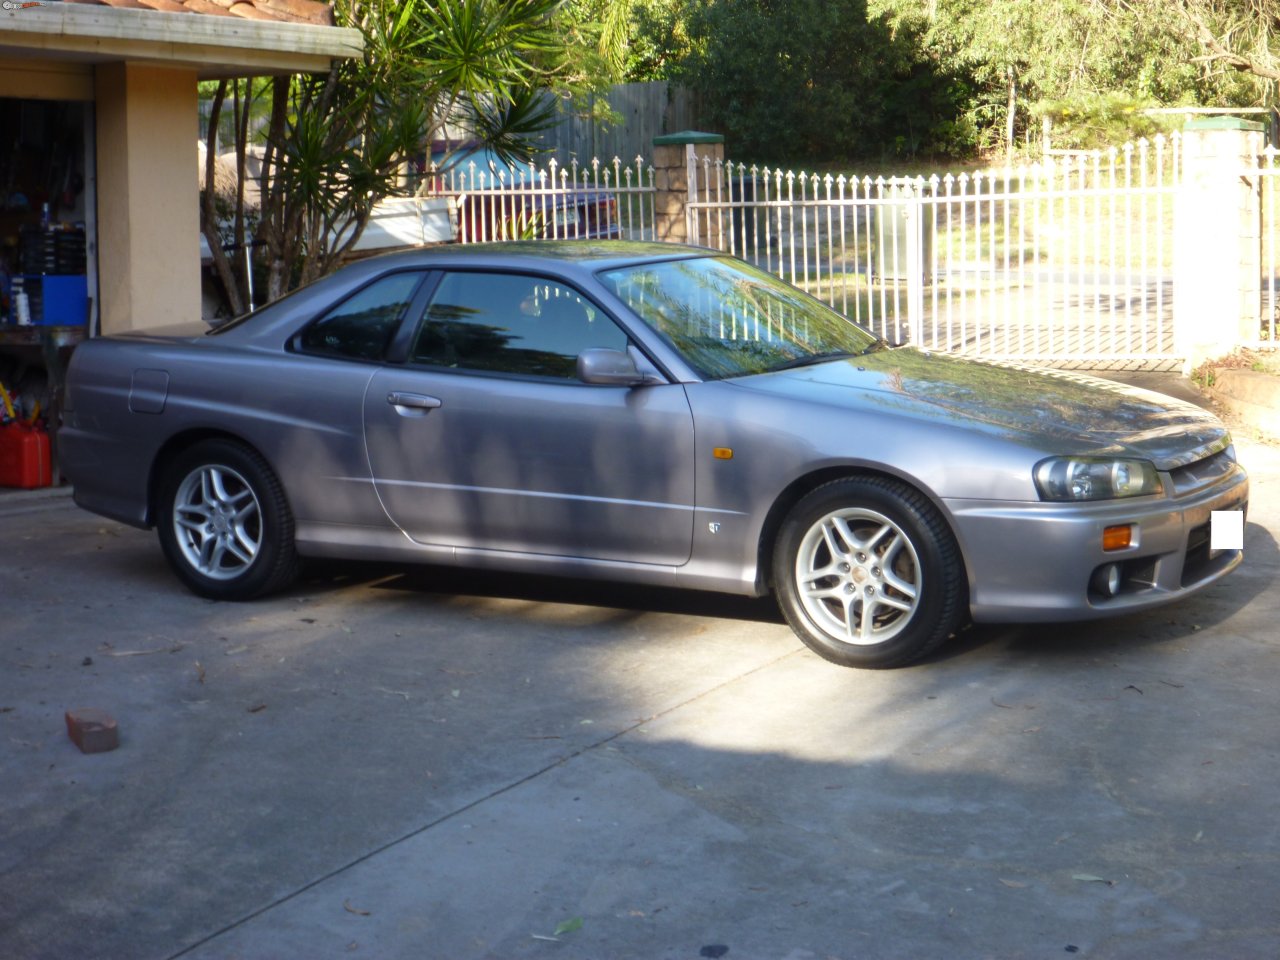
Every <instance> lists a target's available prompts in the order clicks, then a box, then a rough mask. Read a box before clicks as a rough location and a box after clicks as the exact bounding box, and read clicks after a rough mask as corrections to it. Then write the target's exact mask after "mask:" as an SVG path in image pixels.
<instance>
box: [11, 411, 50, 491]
mask: <svg viewBox="0 0 1280 960" xmlns="http://www.w3.org/2000/svg"><path fill="white" fill-rule="evenodd" d="M52 472H53V465H52V458H51V456H50V450H49V434H48V433H47V432H46V431H45V429H44V427H43V426H40V425H39V424H31V423H16V422H15V423H6V424H4V425H3V426H0V487H22V488H23V489H27V490H30V489H33V488H35V487H47V486H49V485H50V484H52V483H53V477H52Z"/></svg>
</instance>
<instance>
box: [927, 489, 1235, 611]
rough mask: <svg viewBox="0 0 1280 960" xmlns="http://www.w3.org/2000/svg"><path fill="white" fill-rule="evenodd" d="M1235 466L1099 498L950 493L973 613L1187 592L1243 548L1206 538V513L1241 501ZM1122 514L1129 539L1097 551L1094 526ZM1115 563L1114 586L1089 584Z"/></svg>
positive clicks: (1086, 605) (1214, 576) (1134, 602)
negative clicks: (1107, 589) (1172, 492)
mask: <svg viewBox="0 0 1280 960" xmlns="http://www.w3.org/2000/svg"><path fill="white" fill-rule="evenodd" d="M1248 499H1249V479H1248V475H1247V474H1246V473H1245V471H1244V470H1243V469H1242V468H1239V467H1235V468H1234V469H1233V470H1232V471H1231V473H1230V474H1229V475H1228V476H1226V477H1223V478H1221V479H1220V480H1219V481H1218V482H1215V483H1213V484H1212V485H1211V486H1210V487H1208V488H1206V489H1202V490H1198V491H1196V492H1195V493H1191V494H1187V495H1185V496H1180V497H1178V496H1175V497H1167V496H1161V497H1148V498H1143V499H1141V500H1138V499H1135V500H1128V501H1125V500H1112V501H1106V502H1100V503H1074V504H1062V503H1019V504H1016V505H1015V504H1009V503H993V502H991V501H989V500H948V501H946V507H947V509H948V510H949V511H950V513H951V518H952V522H953V524H954V529H955V530H956V534H957V536H958V538H959V540H960V547H961V550H962V552H963V553H964V557H965V562H966V565H967V568H968V572H969V595H970V608H971V613H972V616H973V619H974V620H975V621H976V622H979V623H1021V622H1039V621H1055V620H1056V621H1066V620H1089V619H1094V618H1098V617H1108V616H1114V615H1116V614H1120V613H1126V612H1129V611H1133V610H1143V609H1146V608H1148V607H1154V606H1159V605H1160V604H1164V603H1170V602H1172V601H1174V600H1178V599H1180V598H1182V597H1185V596H1187V595H1189V594H1191V593H1194V592H1195V591H1197V590H1200V589H1202V588H1203V587H1205V586H1208V585H1209V584H1211V583H1213V582H1214V581H1215V580H1218V579H1220V578H1221V577H1223V576H1225V575H1226V574H1227V573H1229V572H1230V571H1231V570H1233V569H1235V567H1237V566H1239V564H1240V562H1241V560H1242V559H1243V558H1244V551H1243V550H1219V551H1212V550H1210V548H1209V522H1210V515H1211V513H1212V512H1213V511H1215V510H1241V511H1243V510H1246V509H1247V507H1248ZM1121 524H1129V525H1131V526H1132V529H1133V542H1132V544H1131V545H1130V546H1129V547H1126V548H1125V549H1123V550H1115V551H1104V550H1103V549H1102V532H1103V530H1104V529H1106V528H1107V527H1110V526H1117V525H1121ZM1110 563H1116V564H1119V565H1120V570H1121V586H1120V590H1119V592H1118V593H1117V594H1115V595H1114V596H1107V595H1105V593H1103V592H1100V591H1098V590H1096V589H1092V588H1091V582H1092V581H1093V578H1094V574H1095V572H1097V571H1098V569H1099V568H1100V567H1102V566H1103V565H1105V564H1110Z"/></svg>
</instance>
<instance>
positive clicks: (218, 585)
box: [157, 440, 299, 600]
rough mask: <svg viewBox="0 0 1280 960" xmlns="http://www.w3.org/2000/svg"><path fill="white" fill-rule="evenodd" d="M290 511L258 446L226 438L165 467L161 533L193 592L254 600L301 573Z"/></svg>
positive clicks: (187, 452)
mask: <svg viewBox="0 0 1280 960" xmlns="http://www.w3.org/2000/svg"><path fill="white" fill-rule="evenodd" d="M293 531H294V525H293V514H292V512H291V511H290V510H289V503H288V501H287V500H286V498H285V495H284V490H283V488H282V487H281V485H280V481H279V479H278V478H277V477H276V475H275V473H274V472H272V470H271V468H270V467H269V466H268V465H267V462H266V461H265V460H264V459H263V458H262V457H261V456H260V455H259V454H257V453H256V452H254V451H252V450H250V449H248V448H247V447H244V446H242V445H241V444H238V443H234V442H232V441H228V440H206V441H204V442H202V443H198V444H196V445H195V446H193V447H191V448H190V449H188V450H185V451H183V452H182V453H181V454H179V455H178V457H177V458H176V459H175V460H174V461H173V463H172V464H170V465H169V468H168V469H167V470H166V471H165V473H164V476H163V479H162V481H161V487H160V500H159V512H158V522H157V532H158V534H159V537H160V546H161V549H162V550H163V551H164V555H165V559H166V560H168V561H169V566H170V567H172V568H173V571H174V573H176V574H177V575H178V577H179V579H181V580H182V581H183V583H185V584H186V585H187V586H188V587H189V588H190V589H191V590H192V592H194V593H197V594H199V595H200V596H202V597H209V598H210V599H214V600H249V599H252V598H254V597H258V596H262V595H263V594H266V593H273V592H275V591H278V590H282V589H284V587H286V586H288V584H289V583H291V582H292V581H293V579H294V578H295V577H296V576H297V574H298V567H299V562H298V555H297V552H296V550H295V548H294V542H293Z"/></svg>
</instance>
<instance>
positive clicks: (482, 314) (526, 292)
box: [410, 273, 627, 379]
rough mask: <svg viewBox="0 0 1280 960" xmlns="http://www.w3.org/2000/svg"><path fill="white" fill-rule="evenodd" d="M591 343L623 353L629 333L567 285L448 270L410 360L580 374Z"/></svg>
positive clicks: (463, 367) (526, 372)
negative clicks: (582, 355)
mask: <svg viewBox="0 0 1280 960" xmlns="http://www.w3.org/2000/svg"><path fill="white" fill-rule="evenodd" d="M588 347H609V348H612V349H614V350H625V349H626V347H627V335H626V334H625V333H624V332H623V331H622V330H621V328H619V327H618V326H617V325H616V324H615V323H614V322H613V321H612V320H611V319H610V318H609V317H607V316H605V315H604V314H603V313H602V312H600V310H598V309H597V308H596V307H595V306H594V305H593V304H592V303H591V302H590V301H588V300H586V299H585V298H583V297H582V296H580V295H579V294H578V293H576V292H574V291H573V290H572V289H570V288H569V287H567V286H564V285H563V284H559V283H555V282H552V281H547V280H540V279H538V278H536V277H526V276H518V275H513V274H498V273H449V274H446V275H445V276H444V277H443V278H442V279H441V281H440V285H439V286H438V287H437V288H436V292H435V296H434V297H433V298H432V301H431V305H430V306H429V307H428V308H427V316H426V319H425V321H424V322H423V326H422V330H421V331H420V333H419V334H418V339H417V342H416V343H415V344H414V347H413V351H412V353H411V355H410V360H411V361H412V362H414V363H422V364H428V365H430V366H436V367H450V368H454V369H458V370H482V371H489V372H495V373H510V374H517V375H523V376H540V377H558V378H561V379H573V378H574V377H575V376H576V364H577V358H578V354H580V353H581V352H582V351H583V350H586V349H587V348H588Z"/></svg>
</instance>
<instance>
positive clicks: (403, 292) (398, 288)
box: [299, 272, 422, 360]
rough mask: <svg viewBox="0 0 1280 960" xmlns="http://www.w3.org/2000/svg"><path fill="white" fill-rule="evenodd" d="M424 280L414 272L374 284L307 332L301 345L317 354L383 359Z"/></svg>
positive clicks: (385, 278) (303, 334) (387, 278)
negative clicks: (419, 284)
mask: <svg viewBox="0 0 1280 960" xmlns="http://www.w3.org/2000/svg"><path fill="white" fill-rule="evenodd" d="M421 279H422V274H421V273H416V272H413V273H393V274H390V275H389V276H385V277H382V278H381V279H379V280H376V281H374V282H373V283H371V284H369V286H367V287H365V288H364V289H362V290H360V291H359V292H358V293H356V294H354V295H353V296H351V297H348V298H347V299H346V300H344V301H343V302H342V303H341V304H339V305H338V306H336V307H334V308H333V309H332V310H330V311H329V312H328V313H326V314H325V315H324V316H323V317H321V318H320V319H319V320H317V321H316V322H315V323H313V324H312V325H311V326H309V327H308V328H307V329H306V330H304V331H303V332H302V337H301V340H300V343H299V345H300V346H301V347H302V349H303V350H308V351H313V352H317V353H331V354H335V355H337V356H341V357H352V358H355V359H359V360H379V359H381V358H382V355H383V354H384V353H386V350H387V345H388V344H389V343H390V342H391V337H392V335H393V334H394V333H395V331H396V328H397V327H398V326H399V325H400V321H401V320H402V319H404V312H405V310H406V309H408V306H409V301H411V300H412V299H413V293H414V291H415V290H416V289H417V288H418V283H419V282H420V281H421Z"/></svg>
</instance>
